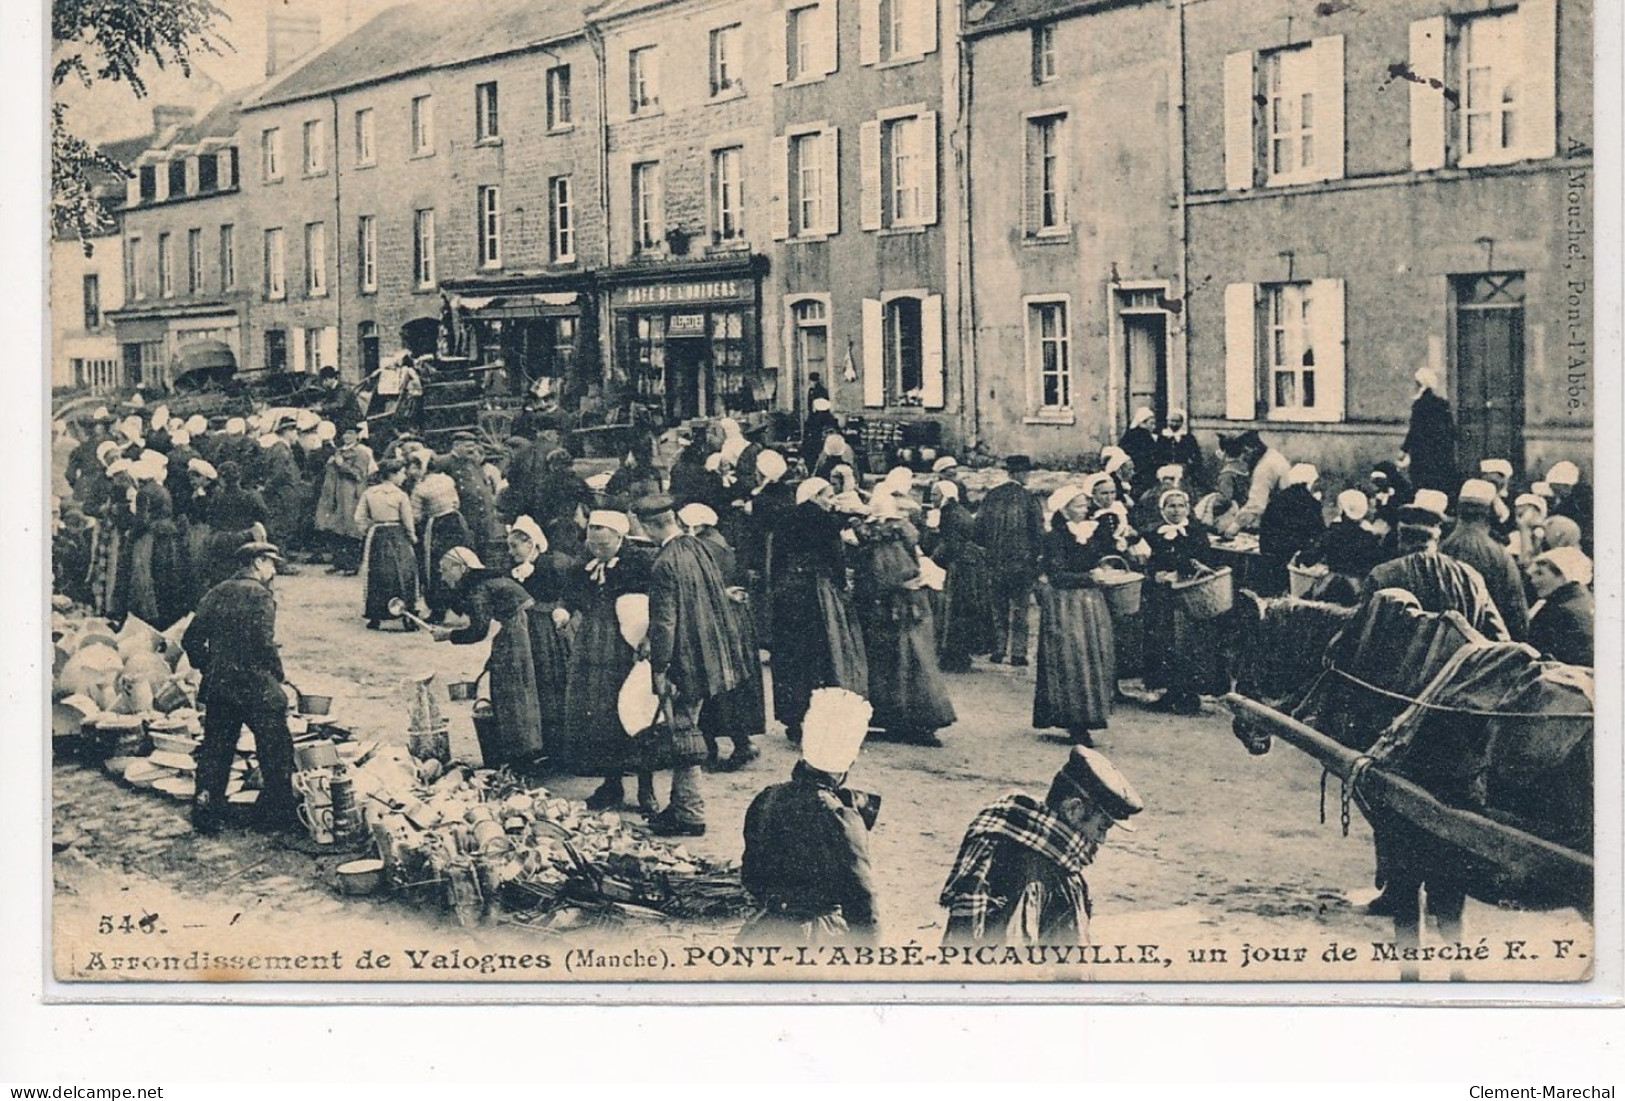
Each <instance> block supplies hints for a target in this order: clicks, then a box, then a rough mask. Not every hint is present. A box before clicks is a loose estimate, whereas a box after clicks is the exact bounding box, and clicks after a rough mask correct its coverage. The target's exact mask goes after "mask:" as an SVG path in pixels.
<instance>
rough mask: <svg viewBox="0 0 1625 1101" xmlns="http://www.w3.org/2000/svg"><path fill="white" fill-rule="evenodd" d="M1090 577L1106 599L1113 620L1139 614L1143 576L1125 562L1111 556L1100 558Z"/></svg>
mask: <svg viewBox="0 0 1625 1101" xmlns="http://www.w3.org/2000/svg"><path fill="white" fill-rule="evenodd" d="M1090 576H1091V577H1093V578H1094V579H1095V584H1096V585H1097V586H1099V588H1100V591H1101V593H1102V594H1103V595H1104V596H1105V597H1106V604H1107V606H1108V607H1110V608H1111V613H1112V618H1113V619H1127V618H1128V617H1129V616H1135V615H1139V614H1140V587H1141V585H1143V584H1144V583H1145V574H1143V573H1135V572H1134V571H1133V570H1131V569H1129V568H1128V563H1127V562H1125V561H1124V560H1123V559H1121V558H1119V557H1117V556H1116V555H1115V554H1113V555H1107V556H1106V557H1105V558H1102V559H1101V560H1100V565H1099V566H1097V567H1095V568H1094V569H1093V570H1091V571H1090Z"/></svg>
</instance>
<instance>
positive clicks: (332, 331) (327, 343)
mask: <svg viewBox="0 0 1625 1101" xmlns="http://www.w3.org/2000/svg"><path fill="white" fill-rule="evenodd" d="M321 357H322V361H321V363H320V364H318V366H321V367H337V366H338V365H339V330H338V327H337V326H336V325H329V326H327V327H326V328H324V329H323V330H322V347H321Z"/></svg>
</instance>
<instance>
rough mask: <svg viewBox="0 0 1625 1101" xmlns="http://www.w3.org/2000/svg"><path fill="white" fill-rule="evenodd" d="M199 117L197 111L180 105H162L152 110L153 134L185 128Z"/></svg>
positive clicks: (157, 105)
mask: <svg viewBox="0 0 1625 1101" xmlns="http://www.w3.org/2000/svg"><path fill="white" fill-rule="evenodd" d="M196 117H197V111H196V109H195V108H192V107H185V106H182V105H181V104H178V103H160V104H156V105H155V106H154V107H153V109H152V132H153V133H154V134H162V133H164V132H166V131H168V130H170V129H172V128H174V127H176V126H184V125H186V124H187V123H188V122H191V121H192V120H193V119H194V118H196Z"/></svg>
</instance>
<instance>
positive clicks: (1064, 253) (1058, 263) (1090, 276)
mask: <svg viewBox="0 0 1625 1101" xmlns="http://www.w3.org/2000/svg"><path fill="white" fill-rule="evenodd" d="M1178 49H1179V42H1178V19H1177V15H1176V14H1175V11H1174V9H1173V8H1171V7H1170V6H1169V5H1168V4H1166V3H1163V2H1162V0H1141V2H1138V3H1122V2H1101V0H1086V2H1075V3H1059V4H1058V3H1055V2H1054V0H1004V2H1001V3H997V4H988V3H981V4H975V5H972V6H971V8H970V10H969V11H968V12H967V20H966V25H965V35H964V47H963V55H962V64H963V68H964V72H965V77H964V81H965V97H966V99H967V100H968V102H969V104H970V108H969V112H968V114H967V116H966V119H965V125H964V129H963V133H962V135H961V136H960V148H962V149H964V150H965V151H966V157H967V163H968V168H969V190H970V201H969V203H968V204H967V207H968V209H967V211H966V214H965V218H966V221H967V228H966V230H965V252H966V265H965V267H964V269H963V277H964V278H965V280H966V282H967V284H968V286H969V288H970V289H971V291H972V293H971V294H970V305H969V309H968V314H967V316H968V318H969V321H970V324H969V325H967V326H966V332H967V334H968V340H967V343H968V344H970V345H971V346H970V348H969V351H968V353H967V354H968V356H973V357H974V358H973V362H974V377H975V385H974V387H972V388H970V390H969V392H968V394H967V399H968V401H969V407H968V409H967V418H966V419H967V421H968V428H967V431H968V433H969V435H970V436H971V438H972V439H974V440H976V441H977V442H979V443H982V444H985V445H986V446H987V447H989V448H990V449H991V450H993V451H994V452H997V453H1009V452H1016V451H1023V452H1028V453H1031V454H1033V455H1035V456H1038V457H1040V458H1042V459H1067V458H1076V457H1077V456H1079V455H1080V454H1083V453H1090V454H1092V453H1094V452H1095V451H1097V450H1098V449H1099V448H1100V446H1101V445H1102V444H1104V443H1108V442H1114V441H1115V440H1116V439H1117V437H1118V435H1119V434H1121V432H1122V431H1123V429H1124V428H1125V427H1127V424H1128V420H1129V418H1130V416H1131V415H1132V413H1133V411H1134V410H1135V409H1138V408H1141V407H1146V408H1150V409H1152V410H1153V412H1154V413H1155V414H1156V415H1157V416H1158V417H1159V418H1161V417H1163V416H1165V415H1166V413H1167V412H1168V411H1169V409H1170V408H1176V407H1181V406H1183V405H1184V403H1185V402H1186V400H1187V393H1186V389H1187V380H1186V375H1185V370H1184V326H1183V323H1182V317H1181V308H1180V302H1179V298H1180V296H1181V295H1182V293H1183V286H1184V284H1183V280H1182V279H1181V274H1180V259H1181V257H1180V247H1179V236H1178V227H1179V221H1178V207H1179V198H1180V190H1181V188H1180V182H1179V164H1180V160H1179V154H1180V129H1179V127H1180V121H1181V112H1180V110H1179V107H1180V104H1179V100H1178V95H1179V84H1178V75H1179V74H1178V66H1177V62H1176V58H1177V57H1178Z"/></svg>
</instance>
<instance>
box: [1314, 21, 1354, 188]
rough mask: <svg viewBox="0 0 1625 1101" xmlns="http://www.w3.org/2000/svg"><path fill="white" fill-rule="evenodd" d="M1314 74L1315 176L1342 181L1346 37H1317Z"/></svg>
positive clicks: (1336, 35) (1338, 35)
mask: <svg viewBox="0 0 1625 1101" xmlns="http://www.w3.org/2000/svg"><path fill="white" fill-rule="evenodd" d="M1310 50H1311V53H1310V57H1311V58H1312V59H1313V60H1312V64H1313V66H1314V71H1315V174H1316V175H1317V176H1318V177H1319V178H1321V179H1323V180H1340V179H1342V178H1343V173H1344V150H1343V145H1344V138H1343V134H1344V128H1343V104H1344V100H1345V92H1344V81H1343V36H1342V35H1340V34H1334V35H1331V36H1330V37H1328V38H1317V39H1315V41H1314V42H1313V44H1312V45H1311V46H1310Z"/></svg>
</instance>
